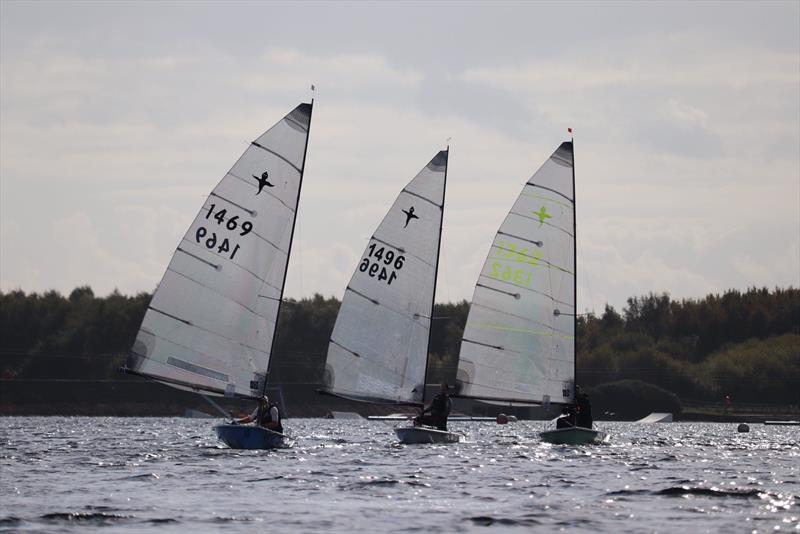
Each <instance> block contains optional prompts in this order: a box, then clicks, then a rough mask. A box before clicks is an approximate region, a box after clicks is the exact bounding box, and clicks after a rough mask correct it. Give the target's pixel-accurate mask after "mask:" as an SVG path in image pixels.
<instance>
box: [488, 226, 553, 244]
mask: <svg viewBox="0 0 800 534" xmlns="http://www.w3.org/2000/svg"><path fill="white" fill-rule="evenodd" d="M497 235H504V236H508V237H511V238H513V239H519V240H520V241H527V242H528V243H531V244H533V245H536V246H537V247H539V248H542V246H543V245H544V242H542V241H533V240H532V239H527V238H524V237H520V236H518V235H514V234H509V233H507V232H504V231H503V230H502V229H501V230H498V231H497ZM492 246H493V247H494V246H496V245H494V244H492ZM498 248H500V247H498Z"/></svg>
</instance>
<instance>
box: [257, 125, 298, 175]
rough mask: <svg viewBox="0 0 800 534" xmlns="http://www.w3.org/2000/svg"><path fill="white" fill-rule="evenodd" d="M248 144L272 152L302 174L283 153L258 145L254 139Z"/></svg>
mask: <svg viewBox="0 0 800 534" xmlns="http://www.w3.org/2000/svg"><path fill="white" fill-rule="evenodd" d="M306 139H308V134H306ZM250 144H251V145H253V146H257V147H258V148H260V149H262V150H266V151H267V152H269V153H270V154H272V155H273V156H275V157H276V158H279V159H281V160H283V161H285V162H286V163H288V164H289V165H290V166H291V167H292V168H293V169H294V170H296V171H297V172H299V173H300V174H303V171H302V170H301V169H300V167H298V166H297V165H295V164H294V163H292V162H291V161H289V160H288V159H286V158H285V157H284V156H283V155H281V154H278V153H277V152H275V151H274V150H271V149H269V148H267V147H265V146H264V145H260V144H258V143H257V142H256V141H253V142H252V143H250ZM303 164H305V157H304V159H303Z"/></svg>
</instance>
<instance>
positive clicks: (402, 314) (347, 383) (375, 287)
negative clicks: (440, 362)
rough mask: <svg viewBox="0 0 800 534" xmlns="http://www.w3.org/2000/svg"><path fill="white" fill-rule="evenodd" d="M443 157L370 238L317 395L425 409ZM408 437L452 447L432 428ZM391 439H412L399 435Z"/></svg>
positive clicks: (419, 178)
mask: <svg viewBox="0 0 800 534" xmlns="http://www.w3.org/2000/svg"><path fill="white" fill-rule="evenodd" d="M448 153H449V149H448V150H443V151H440V152H439V153H438V154H436V156H434V158H433V159H432V160H431V161H430V162H429V163H428V164H427V165H426V166H425V167H424V168H423V169H422V170H421V171H420V172H419V174H417V175H416V176H415V177H414V178H413V179H412V180H411V181H410V182H409V183H408V185H406V186H405V187H404V188H403V190H402V191H401V192H400V194H399V195H398V196H397V199H396V200H395V201H394V204H392V207H391V209H390V210H389V212H388V213H387V214H386V216H385V217H384V219H383V221H381V223H380V225H379V226H378V228H377V230H375V233H374V234H372V236H371V237H370V239H369V243H368V244H367V247H366V248H365V249H364V253H363V254H362V255H361V259H360V260H359V262H358V267H357V268H356V269H355V272H354V273H353V276H352V278H351V279H350V282H349V283H348V285H347V288H346V290H345V294H344V297H343V298H342V304H341V307H340V308H339V314H338V315H337V317H336V323H335V325H334V328H333V332H332V333H331V338H330V342H329V344H328V354H327V359H326V364H325V376H324V380H323V382H324V389H323V390H322V392H324V393H328V394H331V395H335V396H338V397H343V398H347V399H351V400H358V401H365V402H372V403H377V404H387V405H405V406H417V407H419V406H423V405H424V403H425V382H426V370H427V359H428V352H429V349H430V330H431V319H432V315H433V302H434V295H435V293H436V273H437V270H438V264H439V247H440V243H441V237H442V217H443V215H444V196H445V185H446V183H447V158H448ZM410 432H411V433H414V434H415V435H416V434H424V435H425V436H426V437H425V440H426V442H431V441H443V440H445V441H457V440H458V434H453V433H451V432H446V431H440V430H436V429H431V428H423V427H416V429H414V430H411V431H410ZM398 436H399V437H400V439H401V440H404V438H406V437H408V436H411V434H409V432H407V431H406V429H398ZM408 439H411V437H408Z"/></svg>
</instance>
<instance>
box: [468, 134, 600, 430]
mask: <svg viewBox="0 0 800 534" xmlns="http://www.w3.org/2000/svg"><path fill="white" fill-rule="evenodd" d="M573 163H574V161H573V146H572V142H571V141H568V142H564V143H562V144H561V145H560V146H559V147H558V149H556V151H555V152H554V153H553V155H552V156H550V158H549V159H548V160H547V161H546V162H545V163H544V165H542V166H541V167H540V168H539V170H538V171H536V173H535V174H534V175H533V176H532V177H531V179H530V180H528V182H527V183H526V184H525V186H524V187H523V189H522V192H521V193H520V195H519V197H517V200H516V202H515V203H514V205H513V207H512V208H511V211H510V212H509V213H508V215H507V216H506V218H505V220H504V221H503V223H502V224H501V225H500V228H499V229H498V231H497V233H496V234H495V237H494V241H493V242H492V246H491V249H490V251H489V255H488V257H487V258H486V261H485V262H484V264H483V269H482V270H481V273H480V276H479V277H478V282H477V283H476V285H475V292H474V294H473V298H472V304H471V306H470V310H469V315H468V317H467V323H466V326H465V328H464V335H463V339H462V342H461V351H460V354H459V363H458V371H457V384H458V385H457V387H459V388H460V391H459V393H458V396H459V397H467V398H474V399H480V400H484V401H489V402H493V403H498V404H539V405H545V406H549V405H555V406H559V405H560V406H564V405H570V404H574V403H575V331H576V317H577V315H576V313H577V312H576V288H577V285H576V255H575V243H576V241H575V173H574V164H573ZM605 437H606V435H605V433H603V432H600V431H598V430H592V429H588V428H580V427H572V428H567V429H557V430H549V431H546V432H542V433H541V438H542V439H543V440H544V441H549V442H552V443H574V444H581V443H592V442H597V441H601V440H603V439H605Z"/></svg>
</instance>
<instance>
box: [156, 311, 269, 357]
mask: <svg viewBox="0 0 800 534" xmlns="http://www.w3.org/2000/svg"><path fill="white" fill-rule="evenodd" d="M148 308H150V309H151V310H153V311H155V312H158V313H160V314H162V315H166V316H167V317H169V318H171V319H175V320H176V321H180V322H182V323H185V324H187V325H188V326H190V327H192V328H197V329H198V330H202V331H203V332H206V333H209V334H211V335H212V336H217V337H220V338H222V339H224V340H226V341H229V342H230V343H232V344H234V345H239V346H241V347H244V348H245V349H248V350H252V351H255V352H257V353H261V354H269V353H268V352H267V351H265V350H264V349H259V348H258V347H251V346H250V345H247V344H246V343H242V342H241V341H237V340H235V339H231V338H229V337H228V336H226V335H223V334H222V333H220V332H214V331H213V330H209V329H208V328H205V327H202V326H200V325H197V324H195V323H192V322H189V321H186V320H185V319H181V318H180V317H177V316H175V315H170V314H169V313H167V312H164V311H161V310H159V309H157V308H153V307H152V306H148ZM148 332H149V333H150V334H153V335H154V336H156V337H158V338H160V339H163V340H164V341H169V342H170V343H174V344H175V345H179V346H181V347H184V348H187V349H189V350H191V351H193V352H197V353H199V354H202V355H203V356H208V357H209V358H211V357H212V356H210V355H208V354H205V353H204V352H200V351H199V350H197V349H195V348H193V347H189V346H185V345H181V344H180V343H177V342H175V341H173V340H171V339H167V338H165V337H162V336H159V335H158V334H156V333H155V332H152V331H149V330H148Z"/></svg>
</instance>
